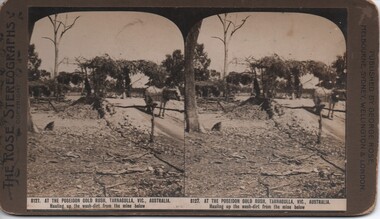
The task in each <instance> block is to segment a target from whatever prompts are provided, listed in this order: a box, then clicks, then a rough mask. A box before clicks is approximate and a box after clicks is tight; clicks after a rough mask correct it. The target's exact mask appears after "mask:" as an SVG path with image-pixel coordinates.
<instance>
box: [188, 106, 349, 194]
mask: <svg viewBox="0 0 380 219" xmlns="http://www.w3.org/2000/svg"><path fill="white" fill-rule="evenodd" d="M275 101H276V102H277V103H279V104H280V105H282V106H283V110H284V114H283V115H281V116H275V117H274V118H273V119H271V120H267V119H255V118H250V119H247V118H248V117H244V118H233V119H231V117H230V116H228V115H231V114H232V115H243V114H244V112H242V110H245V108H242V107H236V108H235V109H232V112H229V113H224V112H222V111H221V110H219V111H216V110H215V108H217V107H216V106H215V107H214V108H212V107H210V105H208V106H207V108H208V109H210V108H211V109H213V110H211V111H210V110H207V109H206V106H204V105H200V107H202V108H203V110H201V112H202V114H200V118H201V121H202V122H203V125H204V126H205V128H206V130H208V131H207V133H204V134H199V133H191V134H189V135H187V136H186V138H185V139H186V191H185V194H186V195H187V196H194V197H195V196H202V197H288V198H290V197H304V198H322V197H323V198H327V197H328V198H343V197H345V162H346V158H345V144H344V139H345V132H344V130H345V123H344V121H345V114H344V113H343V112H339V113H338V112H336V113H335V118H334V119H333V120H329V119H327V118H325V119H323V120H322V121H323V133H322V139H321V143H320V144H317V143H316V141H317V133H318V118H319V117H318V116H317V115H315V114H313V113H312V112H309V111H307V110H305V109H303V108H301V107H309V106H312V101H311V100H308V99H301V100H285V99H284V100H275ZM336 108H337V109H344V103H342V102H340V103H339V106H337V107H336ZM235 111H237V112H238V113H234V112H235ZM258 115H259V117H260V116H261V115H262V113H258ZM323 115H325V116H327V111H326V110H324V111H323ZM250 117H251V116H250ZM217 122H221V123H222V129H221V131H220V132H217V131H210V130H211V127H212V126H213V125H214V124H215V123H217Z"/></svg>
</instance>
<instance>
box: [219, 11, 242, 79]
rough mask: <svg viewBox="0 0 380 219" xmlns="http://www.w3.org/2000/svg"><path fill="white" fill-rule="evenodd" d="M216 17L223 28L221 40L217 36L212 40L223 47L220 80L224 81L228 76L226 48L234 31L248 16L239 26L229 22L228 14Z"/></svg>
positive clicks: (239, 25) (239, 26)
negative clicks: (220, 43) (216, 40)
mask: <svg viewBox="0 0 380 219" xmlns="http://www.w3.org/2000/svg"><path fill="white" fill-rule="evenodd" d="M217 16H218V18H219V21H220V23H222V26H223V38H221V37H217V36H214V37H213V38H215V39H218V40H220V41H221V42H222V43H223V46H224V67H223V72H222V78H223V79H224V78H225V77H226V75H227V74H228V64H229V62H228V46H229V44H230V41H231V39H232V36H233V35H234V34H235V33H236V31H238V30H239V29H240V28H242V27H243V25H244V24H245V22H246V21H247V19H248V18H249V16H247V17H245V18H244V19H243V20H241V23H240V24H236V22H234V21H231V20H230V19H229V18H228V13H224V14H223V15H219V14H218V15H217Z"/></svg>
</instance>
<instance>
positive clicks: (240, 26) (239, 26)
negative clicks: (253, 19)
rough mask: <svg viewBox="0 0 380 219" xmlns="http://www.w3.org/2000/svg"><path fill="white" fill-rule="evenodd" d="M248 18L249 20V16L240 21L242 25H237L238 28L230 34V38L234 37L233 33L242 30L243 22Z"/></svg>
mask: <svg viewBox="0 0 380 219" xmlns="http://www.w3.org/2000/svg"><path fill="white" fill-rule="evenodd" d="M248 18H249V16H247V17H246V18H245V19H243V20H242V23H241V24H240V25H238V26H237V27H236V28H235V29H234V30H233V31H232V32H231V35H230V36H232V35H234V33H235V32H236V31H238V30H239V29H240V28H242V27H243V25H244V24H245V22H246V21H247V19H248Z"/></svg>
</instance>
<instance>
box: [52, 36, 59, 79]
mask: <svg viewBox="0 0 380 219" xmlns="http://www.w3.org/2000/svg"><path fill="white" fill-rule="evenodd" d="M58 54H59V49H58V43H55V44H54V72H53V76H54V78H56V77H57V76H58Z"/></svg>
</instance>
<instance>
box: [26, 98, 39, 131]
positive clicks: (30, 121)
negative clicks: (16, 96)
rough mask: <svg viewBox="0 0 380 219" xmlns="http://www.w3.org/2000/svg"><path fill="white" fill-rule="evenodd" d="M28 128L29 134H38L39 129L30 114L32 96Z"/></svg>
mask: <svg viewBox="0 0 380 219" xmlns="http://www.w3.org/2000/svg"><path fill="white" fill-rule="evenodd" d="M27 128H28V131H29V132H32V133H37V132H38V128H37V126H36V125H35V124H34V122H33V118H32V114H31V113H30V96H28V116H27Z"/></svg>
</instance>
